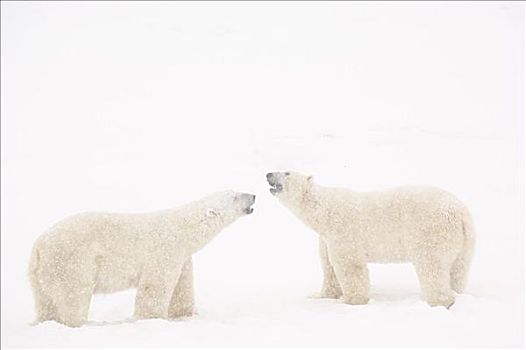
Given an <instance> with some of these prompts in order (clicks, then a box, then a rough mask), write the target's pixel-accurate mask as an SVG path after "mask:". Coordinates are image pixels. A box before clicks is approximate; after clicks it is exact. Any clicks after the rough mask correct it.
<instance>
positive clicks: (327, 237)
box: [267, 172, 475, 308]
mask: <svg viewBox="0 0 526 350" xmlns="http://www.w3.org/2000/svg"><path fill="white" fill-rule="evenodd" d="M267 181H268V183H269V184H270V186H271V188H270V192H271V193H272V194H273V195H274V196H276V197H277V198H278V199H279V200H280V202H281V203H282V204H283V205H285V206H286V207H287V208H288V209H290V210H291V211H292V212H293V213H294V214H295V215H296V216H297V217H298V218H299V219H300V220H302V221H303V222H304V223H305V224H306V225H307V226H309V227H310V228H311V229H313V230H314V231H316V232H317V233H318V234H319V235H320V257H321V260H322V266H323V273H324V281H323V285H322V291H321V296H322V297H328V298H339V297H341V296H343V300H344V302H346V303H348V304H352V305H359V304H366V303H367V302H368V301H369V296H368V293H369V274H368V270H367V263H401V262H411V263H413V265H414V266H415V269H416V273H417V275H418V278H419V281H420V285H421V288H422V291H423V294H424V297H425V300H426V301H427V303H428V304H429V305H431V306H445V307H447V308H449V307H450V306H451V305H453V303H454V302H455V294H454V293H453V291H455V292H458V293H461V292H462V291H463V290H464V287H465V284H466V279H467V274H468V270H469V266H470V262H471V257H472V254H473V248H474V243H475V234H474V230H473V224H472V220H471V216H470V214H469V212H468V210H467V209H466V207H465V206H464V205H463V204H462V203H461V202H460V201H459V200H458V199H456V198H455V197H453V195H451V194H449V193H448V192H445V191H443V190H440V189H436V188H432V187H411V186H407V187H399V188H394V189H391V190H387V191H381V192H354V191H350V190H348V189H344V188H334V187H324V186H319V185H316V184H315V183H314V182H313V179H312V176H304V175H302V174H299V173H295V172H274V173H269V174H267Z"/></svg>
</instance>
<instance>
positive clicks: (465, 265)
mask: <svg viewBox="0 0 526 350" xmlns="http://www.w3.org/2000/svg"><path fill="white" fill-rule="evenodd" d="M462 230H463V235H464V242H463V245H462V249H461V251H460V253H459V255H458V257H457V258H456V259H455V262H454V263H453V266H452V267H451V272H450V278H451V288H452V289H453V290H454V291H455V292H457V293H462V292H464V289H465V287H466V283H467V279H468V273H469V268H470V265H471V259H472V257H473V250H474V248H475V230H474V227H473V220H472V219H471V215H470V213H469V212H468V211H467V210H466V211H465V212H464V213H463V215H462Z"/></svg>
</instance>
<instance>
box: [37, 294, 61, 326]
mask: <svg viewBox="0 0 526 350" xmlns="http://www.w3.org/2000/svg"><path fill="white" fill-rule="evenodd" d="M33 289H34V290H33V295H34V296H35V310H36V313H37V319H36V322H44V321H48V320H56V319H57V308H56V306H55V303H54V302H53V300H52V299H51V298H49V297H48V296H46V295H45V294H44V293H43V292H42V291H41V290H40V287H33Z"/></svg>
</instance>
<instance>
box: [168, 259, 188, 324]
mask: <svg viewBox="0 0 526 350" xmlns="http://www.w3.org/2000/svg"><path fill="white" fill-rule="evenodd" d="M193 314H194V276H193V266H192V258H191V257H190V258H188V260H186V262H185V264H184V266H183V269H182V271H181V276H180V277H179V280H178V281H177V285H176V286H175V290H174V291H173V294H172V298H171V301H170V306H169V308H168V318H178V317H185V316H192V315H193Z"/></svg>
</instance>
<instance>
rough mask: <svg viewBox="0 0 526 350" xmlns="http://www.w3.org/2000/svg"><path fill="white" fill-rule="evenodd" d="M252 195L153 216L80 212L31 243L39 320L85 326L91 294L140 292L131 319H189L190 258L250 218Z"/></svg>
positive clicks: (228, 195)
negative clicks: (241, 218)
mask: <svg viewBox="0 0 526 350" xmlns="http://www.w3.org/2000/svg"><path fill="white" fill-rule="evenodd" d="M254 202H255V195H253V194H246V193H236V192H233V191H225V192H218V193H215V194H212V195H210V196H207V197H205V198H202V199H201V200H197V201H194V202H191V203H189V204H186V205H183V206H181V207H178V208H175V209H170V210H163V211H157V212H151V213H137V214H117V213H97V212H90V213H82V214H77V215H73V216H71V217H68V218H66V219H64V220H62V221H60V222H58V223H57V224H56V225H55V226H53V227H51V228H50V229H49V230H48V231H47V232H46V233H44V234H43V235H42V236H40V237H39V238H38V240H37V241H36V243H35V244H34V247H33V251H32V255H31V262H30V267H29V277H30V281H31V284H32V287H33V294H34V297H35V306H36V313H37V321H36V322H42V321H46V320H54V321H57V322H59V323H62V324H65V325H67V326H70V327H79V326H81V325H83V324H84V323H85V322H86V320H87V316H88V309H89V305H90V301H91V296H92V294H93V293H112V292H116V291H120V290H124V289H128V288H137V295H136V299H135V318H137V319H145V318H163V319H172V318H177V317H182V316H190V315H192V314H193V312H194V295H193V274H192V254H194V253H195V252H197V251H198V250H200V249H201V248H203V247H204V246H205V245H206V244H207V243H208V242H210V240H212V238H213V237H214V236H215V235H217V234H218V233H219V232H220V231H221V230H222V229H224V228H225V227H227V226H228V225H229V224H231V223H232V222H234V221H235V220H236V219H238V218H240V217H242V216H244V215H246V214H250V213H252V211H253V208H252V205H253V204H254Z"/></svg>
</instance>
